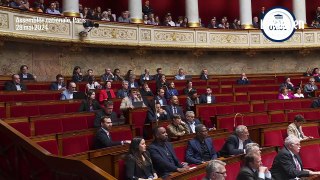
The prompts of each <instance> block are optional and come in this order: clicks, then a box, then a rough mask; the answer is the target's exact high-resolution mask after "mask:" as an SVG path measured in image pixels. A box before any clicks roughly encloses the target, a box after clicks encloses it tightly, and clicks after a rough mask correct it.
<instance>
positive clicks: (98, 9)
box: [94, 6, 102, 20]
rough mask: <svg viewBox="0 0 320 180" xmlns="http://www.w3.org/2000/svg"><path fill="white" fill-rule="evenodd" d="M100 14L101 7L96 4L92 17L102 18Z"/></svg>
mask: <svg viewBox="0 0 320 180" xmlns="http://www.w3.org/2000/svg"><path fill="white" fill-rule="evenodd" d="M101 14H102V10H101V7H100V6H98V7H97V8H96V9H95V16H94V19H95V20H101V18H102V16H101Z"/></svg>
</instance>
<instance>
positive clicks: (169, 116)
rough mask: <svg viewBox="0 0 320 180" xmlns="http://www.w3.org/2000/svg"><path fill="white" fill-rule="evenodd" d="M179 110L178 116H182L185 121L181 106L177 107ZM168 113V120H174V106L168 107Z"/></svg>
mask: <svg viewBox="0 0 320 180" xmlns="http://www.w3.org/2000/svg"><path fill="white" fill-rule="evenodd" d="M176 108H177V114H179V115H180V116H181V118H182V119H185V117H184V114H183V111H182V108H181V107H180V106H176ZM166 111H167V113H168V118H169V119H172V117H173V114H174V113H173V109H172V105H169V106H166Z"/></svg>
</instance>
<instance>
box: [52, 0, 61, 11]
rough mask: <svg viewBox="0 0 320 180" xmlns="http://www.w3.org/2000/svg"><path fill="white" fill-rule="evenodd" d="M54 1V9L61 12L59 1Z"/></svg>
mask: <svg viewBox="0 0 320 180" xmlns="http://www.w3.org/2000/svg"><path fill="white" fill-rule="evenodd" d="M54 3H55V4H56V10H58V11H59V12H61V13H62V8H61V7H60V3H59V1H54Z"/></svg>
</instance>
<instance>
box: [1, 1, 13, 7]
mask: <svg viewBox="0 0 320 180" xmlns="http://www.w3.org/2000/svg"><path fill="white" fill-rule="evenodd" d="M10 2H11V0H2V1H0V6H4V7H9V6H10Z"/></svg>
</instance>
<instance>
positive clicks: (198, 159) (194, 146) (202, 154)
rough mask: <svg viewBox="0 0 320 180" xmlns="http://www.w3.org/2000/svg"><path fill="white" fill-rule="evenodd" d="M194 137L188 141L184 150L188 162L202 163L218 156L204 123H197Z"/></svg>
mask: <svg viewBox="0 0 320 180" xmlns="http://www.w3.org/2000/svg"><path fill="white" fill-rule="evenodd" d="M195 131H196V136H195V138H193V139H191V140H189V141H188V146H187V150H186V157H185V158H186V161H187V163H189V164H203V163H206V162H208V161H210V160H213V159H216V158H217V157H218V155H217V152H216V150H215V148H214V145H213V143H212V139H211V138H210V137H208V129H207V128H206V126H205V125H203V124H199V125H197V126H196V128H195Z"/></svg>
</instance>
